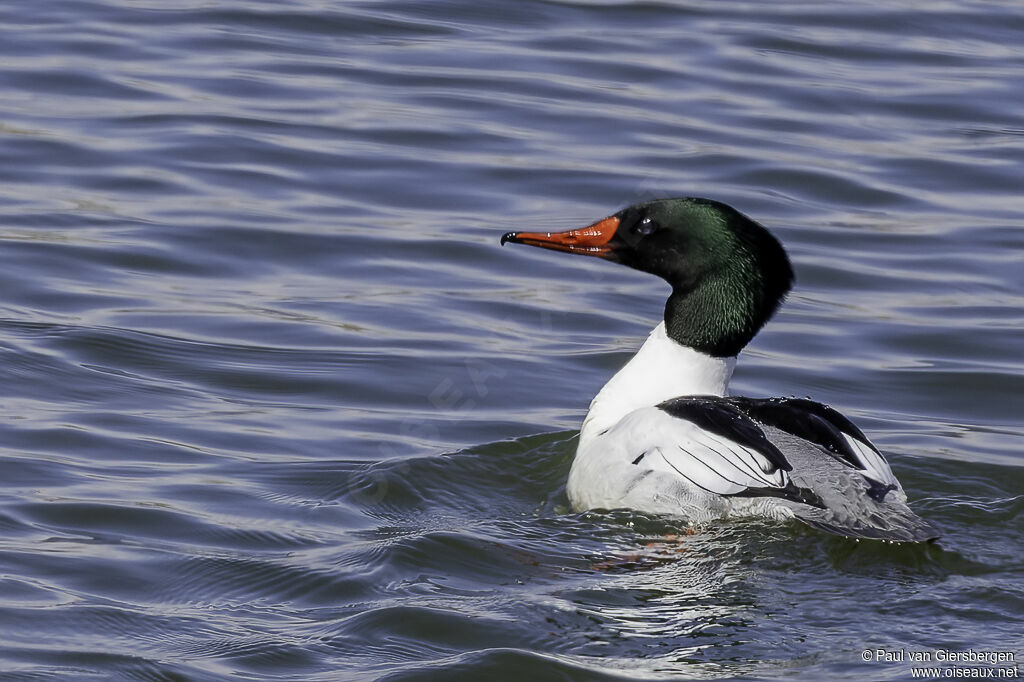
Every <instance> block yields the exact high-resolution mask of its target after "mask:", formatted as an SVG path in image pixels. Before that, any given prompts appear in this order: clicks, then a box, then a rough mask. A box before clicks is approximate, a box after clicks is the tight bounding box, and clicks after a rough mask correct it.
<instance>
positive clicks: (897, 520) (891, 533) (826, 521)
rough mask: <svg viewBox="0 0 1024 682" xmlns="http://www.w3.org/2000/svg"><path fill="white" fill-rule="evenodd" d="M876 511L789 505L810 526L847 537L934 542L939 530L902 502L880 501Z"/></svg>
mask: <svg viewBox="0 0 1024 682" xmlns="http://www.w3.org/2000/svg"><path fill="white" fill-rule="evenodd" d="M879 507H881V508H882V509H881V510H880V512H881V513H879V514H872V515H871V516H870V517H867V518H865V517H854V516H850V515H843V516H841V515H839V514H836V513H834V512H833V510H829V509H818V508H814V507H808V506H806V505H800V506H799V508H798V507H797V506H793V507H791V508H792V509H793V513H794V514H795V516H796V517H797V518H798V519H800V520H801V521H803V522H804V523H806V524H807V525H808V526H811V527H812V528H817V529H818V530H823V531H826V532H828V533H834V534H836V535H842V536H845V537H848V538H864V539H869V540H889V541H894V542H933V541H935V540H937V539H938V538H939V531H938V529H937V528H935V526H933V525H932V524H930V523H928V522H927V521H925V520H924V519H922V518H921V517H920V516H918V515H917V514H915V513H914V512H913V511H911V510H910V507H908V506H907V505H906V504H905V503H903V502H895V501H894V502H890V503H888V504H884V505H879Z"/></svg>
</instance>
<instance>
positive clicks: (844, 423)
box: [501, 198, 938, 542]
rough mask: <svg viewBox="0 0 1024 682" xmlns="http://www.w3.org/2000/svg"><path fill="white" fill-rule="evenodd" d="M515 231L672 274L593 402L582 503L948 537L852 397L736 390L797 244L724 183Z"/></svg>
mask: <svg viewBox="0 0 1024 682" xmlns="http://www.w3.org/2000/svg"><path fill="white" fill-rule="evenodd" d="M505 242H513V243H517V244H527V245H529V246H539V247H541V248H545V249H552V250H555V251H564V252H566V253H576V254H581V255H584V256H596V257H598V258H603V259H605V260H610V261H612V262H615V263H622V264H623V265H628V266H629V267H632V268H635V269H637V270H641V271H643V272H648V273H651V274H654V275H658V276H660V277H662V278H663V279H665V280H666V281H667V282H668V283H669V284H670V285H671V286H672V294H671V295H670V296H669V299H668V302H667V303H666V305H665V318H664V321H663V322H662V323H660V324H659V325H658V326H657V327H655V328H654V331H652V332H651V334H650V336H649V337H648V339H647V341H646V342H645V343H644V344H643V346H642V347H641V348H640V350H639V351H638V352H637V354H636V355H635V356H633V358H632V359H631V360H630V361H629V362H628V363H627V364H626V365H625V366H624V367H623V368H622V369H621V370H619V372H618V373H617V374H616V375H615V376H614V377H612V379H611V380H610V381H609V382H608V383H607V384H606V385H605V386H604V388H602V389H601V391H600V392H599V393H598V394H597V396H596V397H595V398H594V400H593V402H591V404H590V411H589V412H588V414H587V416H586V418H585V419H584V420H583V426H582V428H581V429H580V437H579V446H578V448H577V450H576V458H575V460H574V461H573V464H572V468H571V470H570V472H569V481H568V484H567V492H568V495H569V500H570V502H571V503H572V506H573V508H574V509H576V510H577V511H584V510H588V509H616V508H626V509H633V510H636V511H640V512H645V513H650V514H659V515H661V514H663V515H669V516H673V517H678V518H681V519H684V520H686V521H688V522H690V523H703V522H706V521H709V520H712V519H719V518H727V517H733V516H748V515H757V516H765V517H769V518H774V519H789V518H794V517H795V518H797V519H800V520H801V521H804V522H805V523H807V524H809V525H811V526H813V527H815V528H819V529H822V530H826V531H829V532H832V533H836V534H839V535H844V536H848V537H855V538H873V539H882V540H895V541H912V542H920V541H925V540H932V539H935V538H936V537H938V533H937V531H936V530H935V528H934V527H932V526H931V525H930V524H929V523H928V522H926V521H924V520H922V519H921V518H920V517H918V516H917V515H916V514H914V512H913V511H911V510H910V507H909V506H907V496H906V494H905V493H904V491H903V487H902V486H901V485H900V483H899V481H897V480H896V477H895V476H894V475H893V473H892V469H890V468H889V464H888V463H887V462H886V461H885V458H884V457H883V456H882V454H881V453H880V452H879V451H878V449H877V448H876V447H875V446H874V445H872V444H871V442H870V441H869V440H868V438H867V436H865V435H864V433H863V432H862V431H861V430H860V429H859V428H857V427H856V426H855V425H854V424H853V423H852V422H851V421H850V420H849V419H847V418H846V417H844V416H843V415H841V414H840V413H839V412H837V411H836V410H834V409H832V408H830V407H828V406H826V405H822V404H821V403H817V402H814V401H811V400H805V399H799V398H744V397H730V396H727V395H726V391H727V389H728V385H729V379H730V377H731V376H732V372H733V368H734V366H735V364H736V356H737V355H738V354H739V352H740V351H741V350H742V349H743V347H744V346H746V345H747V343H749V342H750V340H751V339H753V338H754V335H755V334H757V332H758V331H759V330H760V329H761V327H762V326H764V324H765V323H766V322H767V321H768V319H769V318H770V317H771V316H772V315H773V314H774V312H775V310H776V309H777V308H778V306H779V304H780V303H781V302H782V300H783V298H785V296H786V294H787V293H788V292H789V290H790V287H791V286H792V283H793V269H792V267H791V266H790V263H789V258H788V257H787V256H786V252H785V250H784V249H783V247H782V245H781V244H780V243H779V242H778V240H776V239H775V237H774V236H772V234H771V233H770V232H769V231H768V230H767V229H765V228H764V227H763V226H761V225H759V224H758V223H756V222H754V221H753V220H751V219H750V218H748V217H747V216H745V215H743V214H742V213H740V212H739V211H737V210H736V209H734V208H732V207H731V206H727V205H725V204H723V203H720V202H717V201H712V200H710V199H699V198H681V199H662V200H657V201H650V202H646V203H642V204H637V205H635V206H630V207H628V208H625V209H623V210H621V211H619V212H618V213H616V214H614V215H612V216H609V217H607V218H604V219H603V220H599V221H597V222H596V223H594V224H593V225H589V226H587V227H584V228H581V229H576V230H569V231H568V232H560V233H551V232H508V233H506V234H504V235H503V236H502V237H501V243H502V244H504V243H505Z"/></svg>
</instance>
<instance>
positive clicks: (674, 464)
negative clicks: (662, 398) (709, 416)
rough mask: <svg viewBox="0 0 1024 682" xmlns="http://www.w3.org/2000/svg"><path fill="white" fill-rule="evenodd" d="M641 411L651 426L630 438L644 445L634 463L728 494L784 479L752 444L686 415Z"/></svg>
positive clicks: (779, 485) (779, 483)
mask: <svg viewBox="0 0 1024 682" xmlns="http://www.w3.org/2000/svg"><path fill="white" fill-rule="evenodd" d="M646 416H647V419H645V420H644V421H645V422H647V426H648V427H651V426H656V428H653V429H650V430H649V431H648V432H647V433H646V434H645V436H646V438H643V439H639V440H638V441H634V442H635V443H637V444H638V445H641V447H643V446H644V445H646V447H644V449H643V450H642V451H640V452H639V453H638V456H637V460H638V461H636V465H637V466H639V467H642V468H644V469H652V470H654V471H662V472H665V473H669V474H672V475H674V476H677V477H679V478H681V479H683V480H684V482H686V483H688V484H689V485H692V486H695V487H697V488H700V489H702V490H705V491H707V492H709V493H713V494H717V495H733V494H736V493H739V492H742V491H744V490H746V489H748V488H784V487H785V486H786V484H787V483H788V482H789V477H788V476H787V474H786V472H785V471H783V470H781V469H777V468H776V467H775V466H774V465H773V464H772V463H771V462H770V461H769V460H768V458H766V457H765V456H764V455H762V454H761V453H760V452H758V451H757V450H755V449H754V448H751V447H747V446H744V445H741V444H739V443H737V442H736V441H733V440H731V439H729V438H726V437H724V436H720V435H718V434H716V433H712V432H710V431H705V430H703V429H701V428H700V427H698V426H697V425H695V424H693V423H691V422H689V421H686V420H685V419H680V418H677V417H672V416H669V415H667V414H664V413H661V415H660V418H657V419H655V420H651V417H653V416H656V415H653V414H651V413H648V415H646ZM651 421H655V422H656V423H655V424H652V423H651ZM652 432H653V433H652ZM655 434H656V437H653V438H652V436H655ZM769 472H772V473H769Z"/></svg>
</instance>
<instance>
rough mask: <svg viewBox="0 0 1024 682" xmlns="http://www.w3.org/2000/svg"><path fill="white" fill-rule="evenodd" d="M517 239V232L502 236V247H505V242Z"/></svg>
mask: <svg viewBox="0 0 1024 682" xmlns="http://www.w3.org/2000/svg"><path fill="white" fill-rule="evenodd" d="M515 238H516V233H515V232H506V233H505V234H503V235H501V245H502V246H505V242H510V241H513V240H514V239H515Z"/></svg>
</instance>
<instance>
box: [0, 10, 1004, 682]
mask: <svg viewBox="0 0 1024 682" xmlns="http://www.w3.org/2000/svg"><path fill="white" fill-rule="evenodd" d="M1022 30H1024V13H1022V12H1021V10H1020V7H1019V5H1018V4H1017V3H1009V2H1008V3H1000V2H981V1H977V0H976V1H974V2H960V3H936V2H928V3H924V2H918V3H903V4H902V5H896V4H894V3H866V4H865V3H837V2H827V1H826V2H819V3H802V2H789V3H787V2H779V3H745V2H721V1H716V2H695V3H674V2H645V3H627V2H600V3H587V2H534V1H529V2H519V3H495V2H483V3H479V2H467V1H465V0H457V1H453V2H447V3H427V2H424V3H414V2H396V1H395V0H381V1H379V2H362V3H325V2H314V1H313V0H304V1H303V0H297V1H294V2H290V3H275V2H244V1H239V0H234V1H229V2H221V3H206V2H180V3H156V2H148V1H140V2H128V1H126V0H122V1H116V0H110V1H108V2H88V1H86V0H81V1H76V2H67V1H65V2H59V1H54V2H46V3H36V2H28V1H27V0H14V1H12V2H7V3H4V4H3V5H2V7H0V159H2V161H3V162H2V163H0V292H2V295H0V543H2V548H0V673H2V676H3V679H5V680H7V679H11V680H30V679H31V680H37V679H51V678H53V679H56V678H60V679H88V678H90V677H98V678H115V679H145V680H158V679H159V680H169V679H195V680H212V679H223V680H234V679H302V680H318V679H322V680H338V679H345V680H348V679H353V680H357V679H358V680H362V679H379V678H386V679H389V680H414V679H416V680H418V679H487V680H499V679H509V680H522V679H531V678H532V679H537V680H541V679H545V680H546V679H606V678H607V679H610V678H618V677H620V676H621V677H624V678H631V679H637V678H661V677H666V678H675V677H680V678H690V679H705V678H728V679H736V678H742V679H779V678H782V677H785V678H787V679H789V678H796V679H808V680H820V679H850V680H860V679H864V678H868V679H906V678H908V677H909V675H910V668H911V666H910V664H909V663H897V662H890V663H885V662H880V661H879V662H874V661H872V662H867V663H865V662H863V661H862V660H861V652H862V651H863V650H864V649H866V648H869V649H876V648H882V649H888V650H908V651H929V650H935V649H939V648H942V649H950V650H954V651H962V650H967V649H971V648H973V649H975V650H992V651H1011V652H1015V655H1016V656H1017V658H1018V659H1020V658H1021V657H1022V656H1024V652H1022V639H1021V634H1020V633H1021V631H1022V625H1024V562H1022V560H1021V556H1020V548H1021V546H1022V543H1024V528H1022V523H1021V522H1022V518H1024V455H1022V453H1021V443H1022V442H1024V441H1022V437H1024V418H1022V402H1021V394H1022V391H1021V388H1022V379H1024V360H1022V358H1021V350H1022V348H1024V344H1022V341H1024V338H1022V337H1024V334H1022V329H1024V313H1022V310H1024V294H1022V291H1024V274H1022V273H1024V268H1022V267H1021V262H1022V257H1021V255H1022V253H1024V252H1022V247H1024V232H1022V230H1021V224H1022V219H1024V192H1022V191H1021V190H1022V178H1024V90H1022V88H1021V80H1020V75H1021V73H1022V69H1024V48H1022V47H1021V45H1022V41H1021V39H1020V36H1021V35H1022ZM672 195H698V196H708V197H712V198H715V199H719V200H722V201H726V202H729V203H731V204H734V205H735V206H737V207H738V208H740V209H741V210H742V211H744V212H746V213H748V214H750V215H752V216H754V217H755V218H757V219H758V220H760V221H761V222H763V223H765V224H766V225H768V226H770V227H771V228H772V229H773V230H774V231H775V233H776V234H777V235H779V236H780V238H781V239H782V240H783V241H784V242H785V243H786V245H787V246H788V248H789V250H790V252H791V254H792V256H793V258H794V261H795V264H796V268H797V275H798V286H797V289H796V290H795V291H794V293H793V294H792V295H791V297H790V299H789V302H788V304H787V305H786V306H785V307H784V308H783V310H782V312H781V313H780V314H779V315H778V316H777V318H776V319H775V320H774V321H773V322H772V323H770V324H769V326H768V327H767V328H766V330H765V331H764V332H763V333H762V334H761V335H760V336H759V337H758V339H757V340H756V341H755V342H754V344H753V345H752V346H751V348H750V349H749V350H748V351H747V352H745V353H744V354H743V355H742V356H741V359H740V363H739V367H738V369H737V374H736V380H735V383H734V390H735V391H736V392H738V393H746V394H751V395H799V396H803V395H809V396H813V397H814V398H816V399H819V400H822V401H825V402H828V403H830V404H832V405H834V406H836V407H838V408H840V409H842V410H844V411H845V412H847V413H848V414H850V415H851V416H852V417H854V418H855V419H856V420H857V421H858V423H859V424H860V425H861V426H862V427H863V428H865V430H866V431H868V432H869V434H870V435H871V436H872V437H873V439H874V440H875V442H876V443H877V444H878V445H879V446H881V447H882V448H883V449H884V450H886V451H887V452H888V453H890V461H891V462H892V465H893V468H894V469H895V470H896V472H897V474H898V475H899V477H900V478H901V480H902V481H903V483H904V485H905V487H906V488H907V490H908V493H909V495H910V497H911V499H912V501H913V504H914V506H915V508H916V509H917V510H918V511H919V512H920V513H921V514H922V515H923V516H925V517H927V518H928V519H929V520H931V521H932V522H933V523H935V524H936V525H938V526H939V527H940V528H941V529H942V531H943V534H944V538H943V540H942V541H941V543H940V544H939V545H938V546H923V547H922V546H890V545H884V544H880V543H871V542H866V543H855V542H852V541H847V540H844V539H840V538H835V537H829V536H825V535H822V534H820V533H818V532H814V531H811V530H809V529H804V528H802V527H798V526H774V525H768V524H763V523H759V522H746V523H734V524H718V525H712V526H710V527H708V528H705V529H703V531H702V532H701V533H699V534H698V535H695V536H692V537H685V538H683V539H682V540H680V541H678V542H666V541H665V540H664V539H663V537H662V536H663V535H664V534H667V533H673V532H675V531H676V529H675V528H674V527H673V526H672V524H671V522H670V521H666V520H664V519H651V518H643V517H637V516H634V515H630V514H626V513H621V512H615V513H610V514H583V515H577V514H572V513H570V512H569V510H568V509H567V503H566V498H565V494H564V481H565V477H566V474H567V472H568V467H569V463H570V461H571V458H572V454H573V451H574V448H575V437H576V429H577V428H578V425H579V422H580V420H581V418H582V416H583V414H584V412H585V410H586V407H587V404H588V402H589V400H590V397H591V396H592V395H593V394H594V393H595V392H596V391H597V389H598V388H599V387H600V386H601V385H602V384H603V382H604V381H605V380H606V379H607V378H608V377H609V376H610V375H611V373H613V372H614V370H615V369H616V368H617V367H618V366H619V365H621V364H622V363H623V362H624V361H625V360H626V359H627V358H628V357H629V355H630V353H631V352H632V351H633V350H634V349H635V348H636V347H637V345H638V344H639V343H640V341H641V340H642V338H643V337H644V336H645V335H646V333H647V331H648V329H649V328H650V327H651V326H653V325H654V324H655V323H656V322H657V320H658V319H659V316H660V314H661V309H662V306H663V302H664V296H665V295H666V293H667V291H666V287H665V285H664V284H663V283H662V282H660V281H653V280H652V279H650V278H648V277H646V276H644V275H642V274H640V273H636V272H633V271H628V270H626V269H624V268H616V267H615V266H613V265H611V264H609V263H604V262H599V261H591V260H590V259H576V258H567V257H565V256H561V255H559V254H552V253H543V252H540V251H536V250H529V249H513V248H506V249H501V248H499V246H498V237H499V236H500V234H501V233H502V232H504V231H505V230H509V229H521V228H537V229H540V228H548V229H550V228H559V229H561V228H566V227H568V226H573V225H578V224H584V223H588V222H590V221H592V220H594V219H596V218H600V217H602V216H605V215H607V214H609V213H611V212H613V211H614V210H617V209H618V208H620V207H621V206H623V205H625V204H629V203H633V202H634V201H637V200H642V199H647V198H651V197H654V196H672Z"/></svg>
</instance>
